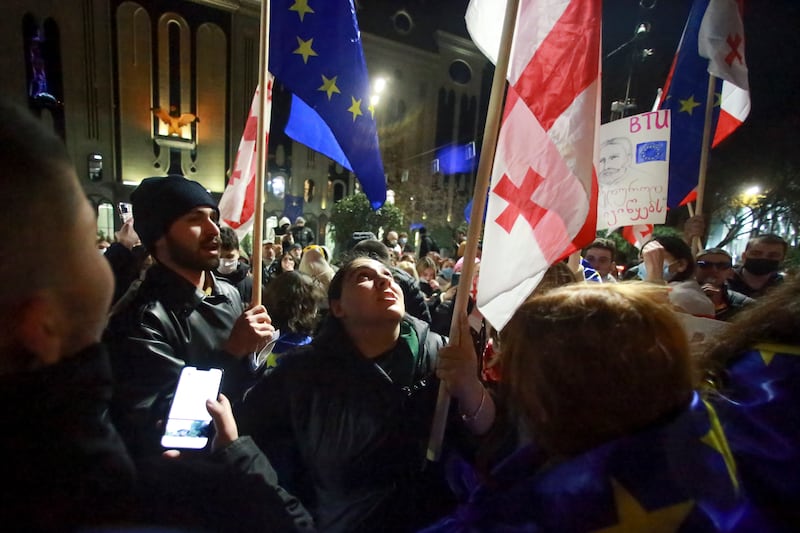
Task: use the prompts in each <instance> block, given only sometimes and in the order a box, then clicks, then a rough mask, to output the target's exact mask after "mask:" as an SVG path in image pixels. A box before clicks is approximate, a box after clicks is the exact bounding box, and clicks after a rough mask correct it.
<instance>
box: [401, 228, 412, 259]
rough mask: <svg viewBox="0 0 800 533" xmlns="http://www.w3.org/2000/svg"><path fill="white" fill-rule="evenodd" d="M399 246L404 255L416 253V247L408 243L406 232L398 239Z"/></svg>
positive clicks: (402, 232)
mask: <svg viewBox="0 0 800 533" xmlns="http://www.w3.org/2000/svg"><path fill="white" fill-rule="evenodd" d="M397 244H399V245H400V248H401V249H402V250H403V253H404V254H405V253H412V254H413V253H414V245H412V244H411V243H410V242H408V233H406V232H405V231H401V232H400V234H399V235H398V237H397Z"/></svg>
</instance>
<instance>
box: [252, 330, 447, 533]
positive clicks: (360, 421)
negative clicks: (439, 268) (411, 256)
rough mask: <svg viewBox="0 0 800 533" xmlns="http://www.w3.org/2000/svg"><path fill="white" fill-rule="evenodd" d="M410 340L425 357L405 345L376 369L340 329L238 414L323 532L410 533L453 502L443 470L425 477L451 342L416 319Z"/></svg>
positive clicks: (289, 362)
mask: <svg viewBox="0 0 800 533" xmlns="http://www.w3.org/2000/svg"><path fill="white" fill-rule="evenodd" d="M403 332H405V333H406V335H412V336H413V337H414V338H416V339H417V341H418V346H419V349H418V350H417V353H416V354H415V353H412V349H411V348H410V346H411V345H412V344H413V343H407V342H404V341H403V339H404V337H402V336H401V340H400V341H398V343H397V345H396V347H395V348H394V349H392V350H390V351H389V352H387V353H386V354H384V355H382V356H379V357H378V358H376V359H373V360H369V359H366V358H364V357H363V356H361V355H360V353H359V352H358V351H357V350H356V349H355V347H354V346H353V344H352V343H351V341H350V340H349V337H348V336H347V335H346V333H345V332H344V331H343V330H342V329H341V326H338V325H337V322H336V321H335V320H331V321H329V322H328V323H327V324H326V326H325V327H324V328H323V330H322V331H321V332H320V334H319V335H318V336H317V337H316V338H315V339H314V341H313V342H312V344H311V345H309V346H305V347H302V348H299V349H297V350H294V351H292V352H288V353H287V354H285V355H284V357H283V358H282V359H281V360H280V363H279V364H278V366H277V367H276V368H275V369H274V371H272V372H271V373H270V374H267V375H266V376H264V378H262V380H261V381H260V382H259V383H258V384H256V386H255V387H253V388H252V389H251V390H250V391H249V392H248V393H247V396H246V397H245V401H244V403H243V404H242V405H241V406H240V408H239V409H238V410H237V413H236V414H237V420H238V422H239V429H240V431H241V433H242V434H249V435H252V437H253V439H254V440H255V441H256V443H257V444H258V445H259V447H261V449H262V450H264V451H265V453H266V454H267V456H268V457H269V458H270V461H271V462H272V464H273V465H274V466H275V469H276V470H277V471H278V476H279V479H280V481H281V484H282V485H284V486H286V487H287V489H288V490H290V491H291V492H293V493H294V494H296V495H297V496H298V497H299V498H300V499H301V501H303V503H304V504H305V505H306V506H307V507H308V508H309V509H310V510H311V512H312V515H313V516H314V518H315V520H316V522H317V526H318V527H319V529H320V530H321V531H332V532H333V531H347V532H351V531H380V530H381V529H385V528H387V527H388V528H390V529H391V530H392V531H407V530H411V529H413V528H414V527H415V526H418V525H422V524H424V523H426V521H430V520H432V519H433V518H434V517H435V515H436V513H440V512H442V511H443V510H445V508H446V506H447V504H448V503H450V501H451V496H450V493H449V491H448V490H447V489H446V487H445V486H444V484H443V483H441V484H439V482H438V480H439V478H437V477H436V475H435V474H436V472H435V471H434V472H430V471H429V472H426V475H422V474H421V473H420V469H421V467H422V465H423V463H424V457H425V447H426V444H427V439H428V435H429V432H430V427H431V425H430V424H431V419H432V416H433V411H434V405H435V402H436V394H437V390H438V381H437V380H436V378H435V376H434V373H433V372H434V367H435V364H436V356H437V353H438V350H439V348H440V347H441V346H442V345H443V343H444V339H443V337H441V336H440V335H437V334H435V333H433V332H431V331H430V330H429V329H428V326H427V324H425V323H423V322H421V321H419V320H417V319H414V318H413V317H409V316H408V315H406V318H405V319H404V326H403V327H402V329H401V335H403ZM454 403H455V402H454ZM418 497H419V499H417V498H418ZM432 506H433V507H435V509H432V508H431V507H432Z"/></svg>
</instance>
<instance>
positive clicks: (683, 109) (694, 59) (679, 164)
mask: <svg viewBox="0 0 800 533" xmlns="http://www.w3.org/2000/svg"><path fill="white" fill-rule="evenodd" d="M708 4H709V0H695V2H694V3H693V4H692V9H691V11H690V12H689V19H688V21H687V22H686V27H685V28H684V30H683V37H682V38H681V42H680V45H679V46H678V52H677V54H676V55H675V60H674V61H673V64H672V69H671V71H670V77H669V78H668V81H667V84H668V86H667V88H666V93H667V95H666V97H665V99H664V101H663V102H662V104H661V109H669V110H671V112H672V113H671V115H672V135H671V137H672V143H671V146H670V156H669V189H668V191H667V205H668V206H669V207H671V208H674V207H677V206H679V205H681V203H682V202H683V201H684V199H685V198H686V197H687V196H688V195H689V193H691V192H692V190H693V189H694V188H695V187H697V179H698V173H699V171H700V152H701V147H702V145H703V124H704V121H705V110H706V106H707V105H709V104H710V105H712V106H714V110H713V115H712V117H713V118H712V125H711V139H713V138H714V130H715V129H716V127H717V120H718V118H719V104H720V103H719V98H720V96H719V95H720V92H721V90H722V80H721V79H717V80H716V84H717V87H716V89H715V90H714V94H715V97H714V100H715V101H714V102H706V95H707V93H708V70H707V69H708V59H706V58H704V57H701V56H700V53H699V52H698V48H697V36H698V33H699V31H700V23H701V22H702V20H703V15H704V14H705V12H706V9H707V8H708ZM709 142H711V141H710V140H709Z"/></svg>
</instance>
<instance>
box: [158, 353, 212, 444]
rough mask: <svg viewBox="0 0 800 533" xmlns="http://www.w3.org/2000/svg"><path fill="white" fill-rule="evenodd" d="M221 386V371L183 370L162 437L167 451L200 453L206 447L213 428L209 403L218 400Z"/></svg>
mask: <svg viewBox="0 0 800 533" xmlns="http://www.w3.org/2000/svg"><path fill="white" fill-rule="evenodd" d="M221 382H222V370H221V369H219V368H210V369H208V370H201V369H199V368H196V367H193V366H186V367H183V370H182V371H181V376H180V378H179V379H178V387H177V389H175V396H174V397H173V398H172V405H171V406H170V408H169V416H168V417H167V423H166V424H165V427H164V435H163V436H162V437H161V445H162V446H163V447H164V448H183V449H186V448H188V449H193V450H200V449H203V448H205V447H206V445H207V444H208V432H209V429H210V428H209V426H210V425H211V415H210V414H208V410H206V400H208V399H210V398H213V399H216V398H217V396H218V395H219V386H220V383H221Z"/></svg>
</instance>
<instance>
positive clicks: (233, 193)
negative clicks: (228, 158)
mask: <svg viewBox="0 0 800 533" xmlns="http://www.w3.org/2000/svg"><path fill="white" fill-rule="evenodd" d="M272 81H273V77H272V76H271V75H270V76H269V77H268V80H267V106H266V107H267V108H266V109H265V110H264V125H265V131H264V133H265V135H266V139H265V140H264V147H266V146H267V142H268V141H269V120H270V116H271V114H272ZM258 95H259V88H258V87H256V93H255V95H253V103H252V104H251V105H250V113H249V114H248V116H247V122H246V123H245V126H244V132H242V140H241V141H240V142H239V151H238V152H236V159H235V161H234V163H233V172H231V177H230V180H228V186H227V187H225V192H223V193H222V198H221V199H220V202H219V213H220V219H221V222H222V223H223V224H225V225H227V226H230V227H231V228H233V230H234V231H235V232H236V235H237V236H238V237H239V238H240V239H242V238H243V237H244V236H245V235H247V233H248V232H249V231H250V229H251V228H252V227H253V219H254V217H253V215H254V214H255V211H256V189H255V187H256V168H257V165H258V153H257V152H256V135H257V134H258V133H257V132H258V115H259V113H260V112H261V110H260V106H259V101H260V98H259V96H258ZM259 239H260V236H259Z"/></svg>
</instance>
